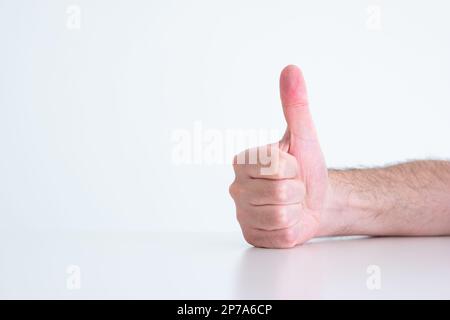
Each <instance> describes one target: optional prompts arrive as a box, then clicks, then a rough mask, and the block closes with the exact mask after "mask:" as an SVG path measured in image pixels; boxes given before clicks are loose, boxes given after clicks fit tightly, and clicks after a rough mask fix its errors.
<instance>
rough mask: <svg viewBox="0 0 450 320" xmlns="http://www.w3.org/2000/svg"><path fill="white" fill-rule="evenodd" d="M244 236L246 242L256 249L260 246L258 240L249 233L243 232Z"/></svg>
mask: <svg viewBox="0 0 450 320" xmlns="http://www.w3.org/2000/svg"><path fill="white" fill-rule="evenodd" d="M242 235H243V236H244V239H245V241H246V242H247V243H248V244H249V245H252V246H254V247H257V246H258V243H257V241H256V238H255V237H253V236H252V235H251V234H250V233H249V232H247V231H245V230H242Z"/></svg>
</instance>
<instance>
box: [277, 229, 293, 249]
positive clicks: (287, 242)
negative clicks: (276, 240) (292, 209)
mask: <svg viewBox="0 0 450 320" xmlns="http://www.w3.org/2000/svg"><path fill="white" fill-rule="evenodd" d="M280 243H281V245H282V246H283V247H286V248H292V247H294V246H295V245H296V244H297V232H296V231H295V229H294V228H287V229H285V230H283V231H282V232H281V236H280Z"/></svg>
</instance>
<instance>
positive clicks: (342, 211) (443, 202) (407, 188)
mask: <svg viewBox="0 0 450 320" xmlns="http://www.w3.org/2000/svg"><path fill="white" fill-rule="evenodd" d="M329 183H330V190H329V192H328V199H327V201H326V204H325V206H324V210H323V212H322V214H323V217H322V219H321V221H322V223H321V229H320V231H319V235H322V236H324V235H328V236H329V235H354V234H361V235H399V236H401V235H412V236H419V235H424V236H428V235H450V162H448V161H415V162H409V163H404V164H399V165H394V166H389V167H385V168H375V169H353V170H330V171H329Z"/></svg>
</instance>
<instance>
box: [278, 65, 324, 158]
mask: <svg viewBox="0 0 450 320" xmlns="http://www.w3.org/2000/svg"><path fill="white" fill-rule="evenodd" d="M280 96H281V103H282V105H283V113H284V117H285V118H286V122H287V125H288V128H287V131H286V135H285V137H286V138H289V153H291V154H292V155H294V156H296V157H297V159H298V156H299V155H298V152H300V151H302V150H301V149H302V146H303V145H305V144H307V145H309V144H311V143H312V144H316V143H317V142H318V139H317V134H316V130H315V128H314V123H313V121H312V117H311V113H310V111H309V106H308V97H307V92H306V84H305V80H304V79H303V74H302V72H301V70H300V69H299V68H298V67H297V66H294V65H289V66H287V67H285V68H284V69H283V71H282V72H281V75H280ZM298 160H299V159H298Z"/></svg>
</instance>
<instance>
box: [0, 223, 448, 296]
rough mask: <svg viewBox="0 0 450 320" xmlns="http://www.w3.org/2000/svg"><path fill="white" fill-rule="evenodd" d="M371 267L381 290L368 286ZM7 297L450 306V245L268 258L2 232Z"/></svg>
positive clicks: (177, 237)
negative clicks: (70, 270)
mask: <svg viewBox="0 0 450 320" xmlns="http://www.w3.org/2000/svg"><path fill="white" fill-rule="evenodd" d="M70 265H76V266H78V267H79V270H80V282H79V283H80V288H79V289H68V287H67V284H66V282H67V279H68V277H69V275H68V274H67V273H66V272H67V267H68V266H70ZM371 265H376V266H378V267H379V270H380V280H381V282H380V283H381V288H380V289H379V290H370V289H369V288H368V287H367V285H366V281H367V279H368V277H369V276H370V275H369V274H368V273H367V267H368V266H371ZM0 298H2V299H5V298H6V299H11V298H39V299H47V298H57V299H83V298H87V299H92V298H95V299H96V298H106V299H108V298H126V299H128V298H137V299H259V298H262V299H279V298H283V299H304V298H363V299H366V298H368V299H379V298H387V299H392V298H446V299H450V237H436V238H358V237H356V238H347V239H342V238H341V239H319V240H316V241H313V242H312V243H309V244H307V245H304V246H300V247H296V248H294V249H288V250H268V249H256V248H251V247H250V246H248V245H247V244H246V243H245V242H244V241H243V239H242V236H241V235H240V233H151V232H75V231H71V232H51V231H47V232H34V231H30V232H20V233H17V232H16V233H12V232H11V231H2V232H1V235H0Z"/></svg>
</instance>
